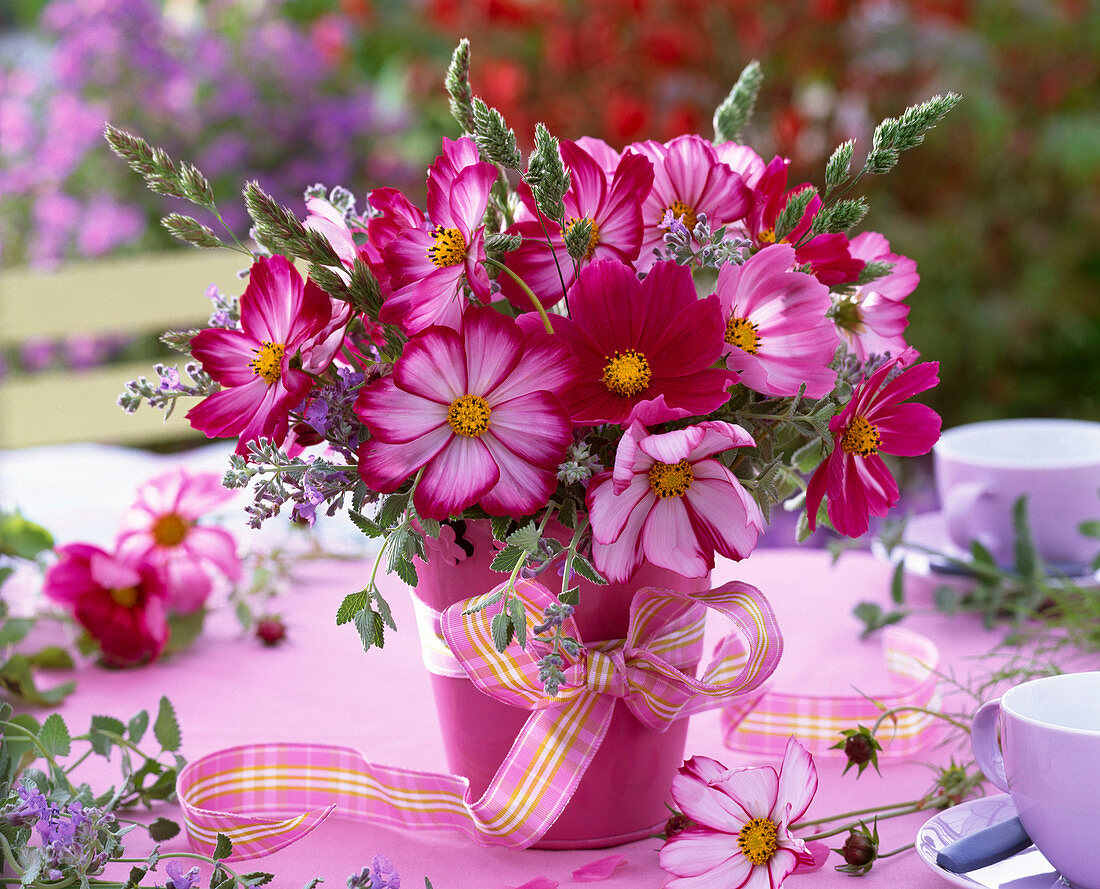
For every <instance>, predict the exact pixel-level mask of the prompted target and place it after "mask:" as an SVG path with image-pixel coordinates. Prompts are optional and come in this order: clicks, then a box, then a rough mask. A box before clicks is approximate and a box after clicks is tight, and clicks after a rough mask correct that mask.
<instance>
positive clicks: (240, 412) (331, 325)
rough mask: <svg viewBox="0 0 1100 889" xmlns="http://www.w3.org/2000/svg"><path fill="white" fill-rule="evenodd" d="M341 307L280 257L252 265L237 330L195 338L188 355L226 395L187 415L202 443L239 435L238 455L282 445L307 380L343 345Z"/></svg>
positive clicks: (308, 383) (210, 398)
mask: <svg viewBox="0 0 1100 889" xmlns="http://www.w3.org/2000/svg"><path fill="white" fill-rule="evenodd" d="M346 320H347V305H346V304H342V305H339V306H338V305H337V304H336V303H335V302H334V300H333V299H332V298H331V297H329V295H328V294H327V293H325V292H324V291H323V290H321V288H320V287H318V286H317V285H316V284H314V283H313V281H311V280H306V281H305V282H303V281H302V276H301V275H299V274H298V270H297V269H295V268H294V266H293V265H291V264H290V262H289V261H287V259H286V257H285V256H273V257H271V258H270V259H258V260H257V261H256V263H255V264H254V265H253V266H252V270H251V272H250V274H249V279H248V287H247V288H245V291H244V293H243V294H242V295H241V329H240V330H226V329H222V328H217V329H207V330H203V331H200V332H199V333H198V334H197V335H196V336H195V338H194V339H193V340H192V341H191V354H192V355H193V356H194V357H195V358H196V359H198V360H199V361H200V362H201V363H202V368H203V370H205V371H206V372H207V373H208V374H210V376H212V377H213V378H214V380H215V381H216V382H218V383H219V384H221V385H222V386H223V387H224V388H223V389H222V390H221V391H219V392H215V393H214V394H213V395H210V396H208V397H207V398H205V399H203V400H202V401H201V402H200V403H199V404H197V405H196V406H195V407H193V408H191V410H189V411H188V412H187V419H188V421H190V423H191V425H192V426H194V427H195V428H196V429H198V430H200V431H202V432H205V433H206V435H207V436H209V437H211V438H214V437H218V436H239V437H240V440H239V441H238V442H237V453H238V454H246V453H248V443H249V442H250V441H255V440H256V439H258V438H261V437H263V438H270V439H273V440H274V441H275V442H276V444H282V443H283V441H284V440H285V439H286V436H287V430H288V426H289V416H290V411H291V410H292V409H293V408H295V407H296V406H297V405H298V404H299V403H300V402H301V401H302V399H303V398H305V396H306V394H307V393H308V392H309V390H310V387H311V386H312V385H313V381H312V379H311V377H310V374H320V373H322V372H323V371H324V370H325V369H326V368H328V366H329V365H330V364H331V363H332V359H333V356H334V355H335V354H336V352H337V351H339V349H340V345H341V343H342V342H343V337H344V332H343V324H344V323H346Z"/></svg>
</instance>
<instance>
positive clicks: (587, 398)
mask: <svg viewBox="0 0 1100 889" xmlns="http://www.w3.org/2000/svg"><path fill="white" fill-rule="evenodd" d="M567 303H568V306H569V315H570V317H569V318H566V317H563V316H561V315H554V316H552V321H553V324H554V331H555V333H557V334H558V335H559V336H560V337H561V339H562V340H563V341H564V342H565V343H566V344H567V345H568V346H569V347H570V349H571V350H572V351H573V354H574V355H575V356H576V358H577V364H578V370H579V376H578V379H577V382H576V384H575V385H573V386H572V387H571V388H570V389H569V390H568V391H567V392H566V395H565V399H566V403H567V404H568V405H569V409H570V411H571V414H572V417H573V421H574V422H575V423H577V424H579V425H581V424H597V423H622V422H628V421H629V420H630V419H634V418H636V419H640V420H641V421H642V422H643V423H646V424H647V425H652V424H655V423H660V422H663V421H665V420H672V419H676V418H678V417H688V416H697V415H702V414H708V413H710V412H711V411H712V410H714V409H715V408H717V407H718V406H719V405H721V404H723V403H724V402H725V401H726V400H727V399H728V398H729V393H728V391H727V389H728V388H729V386H730V385H732V384H733V383H735V382H736V381H737V375H736V374H735V373H731V372H730V371H726V370H719V369H715V368H712V367H711V365H712V364H714V362H715V361H717V359H718V357H719V355H720V354H721V353H722V345H723V343H722V331H723V324H722V319H721V315H720V312H719V304H718V297H717V296H709V297H707V298H706V299H699V298H698V297H697V296H696V293H695V285H694V284H693V283H692V279H691V272H690V271H688V269H687V268H685V267H684V266H681V265H677V264H676V263H674V262H668V261H666V262H659V263H657V264H656V265H654V266H653V268H652V270H651V271H650V273H649V274H648V275H646V278H645V280H644V281H641V282H639V281H638V278H637V276H636V275H635V274H634V272H632V271H631V270H630V269H629V268H628V267H627V266H624V265H622V264H621V263H618V262H615V261H603V262H596V263H593V264H592V265H590V266H587V267H586V268H584V269H582V270H581V273H580V276H579V277H578V278H577V281H576V283H575V284H574V285H573V287H572V289H571V290H570V291H569V298H568V300H567Z"/></svg>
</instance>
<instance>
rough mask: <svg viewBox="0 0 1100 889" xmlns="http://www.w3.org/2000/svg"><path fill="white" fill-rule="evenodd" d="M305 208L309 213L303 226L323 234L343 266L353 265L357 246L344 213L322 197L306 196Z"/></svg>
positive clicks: (357, 250) (357, 249) (357, 251)
mask: <svg viewBox="0 0 1100 889" xmlns="http://www.w3.org/2000/svg"><path fill="white" fill-rule="evenodd" d="M306 210H307V211H308V212H309V215H308V216H306V221H305V223H304V224H305V227H306V228H308V229H312V230H313V231H315V232H317V233H318V234H321V235H324V237H325V239H326V240H327V241H328V242H329V244H330V245H331V246H332V249H333V250H335V251H336V255H337V256H339V257H340V262H342V263H343V264H344V265H345V266H347V267H348V268H351V267H352V266H353V265H355V259H356V257H357V256H358V255H359V247H358V245H357V244H356V243H355V238H354V237H353V236H352V233H351V229H350V228H349V227H348V223H347V220H346V219H344V214H343V213H341V212H340V211H339V210H337V209H336V208H335V207H334V206H332V204H330V203H329V202H328V201H326V200H325V199H324V198H318V197H312V198H306Z"/></svg>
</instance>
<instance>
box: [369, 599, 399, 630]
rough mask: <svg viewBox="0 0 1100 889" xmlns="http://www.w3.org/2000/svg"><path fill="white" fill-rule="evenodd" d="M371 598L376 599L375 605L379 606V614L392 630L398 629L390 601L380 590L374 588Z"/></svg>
mask: <svg viewBox="0 0 1100 889" xmlns="http://www.w3.org/2000/svg"><path fill="white" fill-rule="evenodd" d="M371 598H372V599H373V600H374V603H375V605H377V606H378V614H379V616H380V617H381V618H382V621H383V622H384V623H385V624H386V626H388V627H389V628H390V629H391V630H396V629H397V624H396V623H394V621H393V612H392V611H390V603H389V602H387V601H386V600H385V598H384V597H383V596H382V594H381V593H380V592H378V590H374V591H373V592H372V593H371Z"/></svg>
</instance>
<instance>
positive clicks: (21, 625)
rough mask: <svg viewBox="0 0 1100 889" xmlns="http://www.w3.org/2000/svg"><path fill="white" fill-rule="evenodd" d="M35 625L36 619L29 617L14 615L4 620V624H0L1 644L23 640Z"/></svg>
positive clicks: (12, 643)
mask: <svg viewBox="0 0 1100 889" xmlns="http://www.w3.org/2000/svg"><path fill="white" fill-rule="evenodd" d="M33 626H34V621H33V620H32V619H31V618H29V617H13V618H11V619H9V620H6V621H4V623H3V626H0V645H15V644H16V643H17V642H22V641H23V640H24V639H25V638H27V633H29V632H30V631H31V628H32V627H33Z"/></svg>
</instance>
